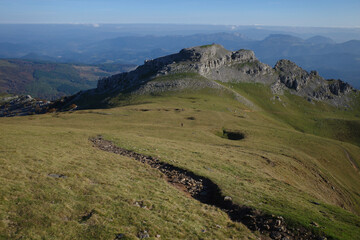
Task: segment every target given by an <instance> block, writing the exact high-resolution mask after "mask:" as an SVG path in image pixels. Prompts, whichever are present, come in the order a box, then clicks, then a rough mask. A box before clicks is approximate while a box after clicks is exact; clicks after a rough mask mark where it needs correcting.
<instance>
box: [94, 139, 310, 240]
mask: <svg viewBox="0 0 360 240" xmlns="http://www.w3.org/2000/svg"><path fill="white" fill-rule="evenodd" d="M90 140H91V141H92V142H93V143H94V146H96V147H98V148H99V149H101V150H103V151H107V152H112V153H115V154H119V155H122V156H126V157H130V158H133V159H135V160H137V161H139V162H142V163H144V164H147V165H149V166H150V167H152V168H155V169H158V170H159V171H160V172H161V173H163V174H164V175H165V176H166V180H167V181H168V182H169V183H170V184H173V185H174V186H176V187H177V188H179V189H181V190H182V191H184V192H186V193H187V194H189V195H190V196H192V197H193V198H194V199H196V200H198V201H200V202H202V203H205V204H209V205H211V206H216V207H219V208H220V209H222V210H223V211H224V212H226V213H227V214H228V215H229V217H230V219H231V220H233V221H234V222H241V223H243V224H244V225H246V226H247V227H248V228H249V229H250V230H252V231H260V233H262V234H264V235H270V237H272V238H273V239H278V240H280V239H281V238H282V237H289V236H291V237H290V239H316V237H317V236H316V235H315V234H313V233H312V232H311V231H310V230H307V229H305V228H297V230H295V229H293V228H290V229H287V226H286V222H285V220H284V218H283V217H282V216H274V215H266V214H264V213H262V212H260V211H259V210H256V209H254V208H251V207H248V206H244V205H243V206H240V205H236V204H234V203H233V202H232V198H231V197H230V196H225V197H224V196H223V195H222V194H221V190H220V189H219V187H218V186H217V185H216V184H215V183H213V182H212V181H211V180H210V179H207V178H204V177H201V176H198V175H196V174H195V173H192V172H189V171H188V170H185V169H181V168H179V167H176V166H173V165H171V164H169V163H165V162H161V161H160V160H159V159H157V158H155V157H151V156H145V155H142V154H139V153H136V152H134V151H130V150H126V149H123V148H120V147H117V146H115V145H114V144H113V143H112V142H110V141H107V140H105V139H103V138H102V137H98V138H93V139H90ZM134 205H136V206H140V207H141V206H142V205H143V202H142V201H136V202H134ZM216 227H218V225H216ZM219 227H220V226H219ZM201 231H202V232H206V230H205V229H203V230H201ZM138 236H139V238H140V237H141V236H142V238H140V239H143V238H146V236H149V234H148V233H147V232H146V231H144V232H140V233H139V234H138ZM284 240H285V239H284Z"/></svg>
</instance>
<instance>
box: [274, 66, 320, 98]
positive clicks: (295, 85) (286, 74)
mask: <svg viewBox="0 0 360 240" xmlns="http://www.w3.org/2000/svg"><path fill="white" fill-rule="evenodd" d="M274 69H275V71H276V72H278V73H279V78H280V82H281V83H283V84H285V86H286V87H288V88H290V89H294V90H296V91H299V90H300V89H301V88H302V87H303V86H305V85H306V83H307V82H308V81H309V80H310V78H311V76H315V75H316V74H315V72H314V73H312V74H309V73H308V72H307V71H305V70H304V69H302V68H301V67H299V66H297V65H296V64H295V63H293V62H291V61H290V60H286V59H282V60H279V61H278V62H277V63H276V65H275V67H274Z"/></svg>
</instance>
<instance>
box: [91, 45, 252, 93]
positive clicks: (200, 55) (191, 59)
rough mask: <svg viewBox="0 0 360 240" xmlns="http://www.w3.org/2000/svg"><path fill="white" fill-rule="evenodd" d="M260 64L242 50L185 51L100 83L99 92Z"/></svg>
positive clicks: (207, 47)
mask: <svg viewBox="0 0 360 240" xmlns="http://www.w3.org/2000/svg"><path fill="white" fill-rule="evenodd" d="M255 61H258V60H257V59H256V57H255V54H254V52H253V51H250V50H244V49H242V50H239V51H235V52H231V51H228V50H226V49H225V48H224V47H223V46H221V45H218V44H212V45H204V46H198V47H192V48H185V49H182V50H181V51H180V52H179V53H176V54H172V55H168V56H164V57H160V58H156V59H153V60H146V61H145V62H144V65H142V66H139V67H138V68H137V69H135V70H134V71H132V72H129V73H122V74H118V75H114V76H111V77H107V78H103V79H101V80H99V81H98V89H99V90H106V89H113V88H119V87H120V88H121V86H124V84H126V87H128V88H131V87H132V86H134V85H138V84H141V83H144V82H146V81H148V80H150V79H151V78H154V77H158V76H162V75H168V74H171V73H181V72H195V73H199V74H200V75H203V76H209V74H210V73H211V72H212V71H213V70H216V69H219V68H221V67H223V66H227V65H230V64H236V63H246V62H255Z"/></svg>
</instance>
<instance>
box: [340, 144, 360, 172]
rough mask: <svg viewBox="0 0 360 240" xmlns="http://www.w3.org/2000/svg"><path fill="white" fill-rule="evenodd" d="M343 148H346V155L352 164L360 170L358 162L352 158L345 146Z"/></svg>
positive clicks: (356, 169)
mask: <svg viewBox="0 0 360 240" xmlns="http://www.w3.org/2000/svg"><path fill="white" fill-rule="evenodd" d="M343 149H344V152H345V155H346V157H347V159H348V160H349V162H350V164H351V165H352V166H353V168H354V169H355V171H357V172H359V166H358V165H357V163H356V162H355V161H354V159H352V158H351V156H350V154H349V152H348V151H347V150H346V149H345V148H343Z"/></svg>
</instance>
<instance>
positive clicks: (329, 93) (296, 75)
mask: <svg viewBox="0 0 360 240" xmlns="http://www.w3.org/2000/svg"><path fill="white" fill-rule="evenodd" d="M274 70H275V71H276V73H277V74H278V75H279V79H278V81H277V82H276V83H275V84H274V85H273V91H274V92H276V91H279V90H282V89H284V88H288V89H289V90H290V91H291V92H292V93H294V94H296V95H299V96H304V97H307V98H308V99H310V100H311V99H313V100H319V101H327V102H329V103H331V104H333V105H336V106H344V105H346V102H348V101H349V100H350V99H349V98H348V96H347V95H348V93H350V92H355V91H356V90H355V89H354V88H353V87H351V86H350V85H349V84H347V83H345V82H343V81H341V80H334V79H331V80H325V79H324V78H323V77H321V76H320V75H319V74H318V72H317V71H311V72H310V73H308V72H307V71H305V70H304V69H302V68H301V67H299V66H297V65H296V64H295V63H293V62H291V61H289V60H284V59H283V60H280V61H278V62H277V63H276V65H275V67H274Z"/></svg>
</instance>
